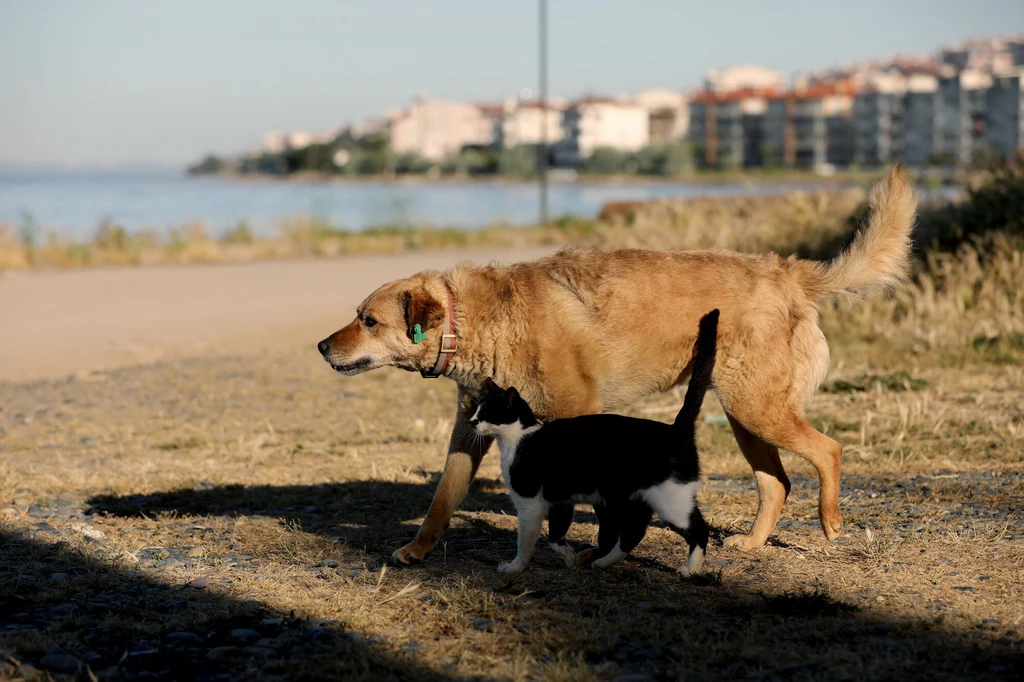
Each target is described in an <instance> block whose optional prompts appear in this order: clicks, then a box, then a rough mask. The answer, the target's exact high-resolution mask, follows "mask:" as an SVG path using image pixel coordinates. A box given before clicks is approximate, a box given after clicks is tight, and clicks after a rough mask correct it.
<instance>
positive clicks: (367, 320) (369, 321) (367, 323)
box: [363, 315, 377, 329]
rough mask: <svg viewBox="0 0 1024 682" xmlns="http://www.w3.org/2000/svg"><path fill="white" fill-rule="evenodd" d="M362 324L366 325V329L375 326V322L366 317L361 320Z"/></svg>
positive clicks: (373, 319)
mask: <svg viewBox="0 0 1024 682" xmlns="http://www.w3.org/2000/svg"><path fill="white" fill-rule="evenodd" d="M363 324H365V325H366V328H367V329H373V328H374V327H376V326H377V320H376V319H375V318H373V317H370V316H369V315H367V316H366V317H364V318H363Z"/></svg>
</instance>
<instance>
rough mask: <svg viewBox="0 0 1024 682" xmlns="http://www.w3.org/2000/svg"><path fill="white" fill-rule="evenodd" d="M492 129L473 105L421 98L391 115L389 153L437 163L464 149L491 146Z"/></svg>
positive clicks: (489, 118)
mask: <svg viewBox="0 0 1024 682" xmlns="http://www.w3.org/2000/svg"><path fill="white" fill-rule="evenodd" d="M494 126H495V124H494V118H493V117H492V116H491V115H489V113H488V112H487V111H485V110H483V109H482V108H481V107H479V106H477V105H475V104H468V103H465V102H447V101H443V100H432V99H428V98H427V97H426V96H423V95H421V96H419V97H417V98H416V101H415V102H413V104H412V105H411V106H410V107H409V108H408V109H405V110H402V111H399V112H393V113H392V114H391V121H390V128H391V149H392V151H394V152H395V153H396V154H412V153H417V154H420V155H422V156H424V157H425V158H427V159H430V160H432V161H440V160H442V159H443V158H445V157H446V156H448V155H450V154H457V153H458V152H459V151H461V150H462V148H463V147H465V146H467V145H491V144H493V142H494V136H495V135H494V134H495V130H494Z"/></svg>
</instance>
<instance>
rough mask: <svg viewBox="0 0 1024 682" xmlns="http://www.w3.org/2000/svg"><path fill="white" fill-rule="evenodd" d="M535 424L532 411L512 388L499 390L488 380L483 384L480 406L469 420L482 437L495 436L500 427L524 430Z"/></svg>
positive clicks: (498, 387)
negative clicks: (513, 427) (514, 426)
mask: <svg viewBox="0 0 1024 682" xmlns="http://www.w3.org/2000/svg"><path fill="white" fill-rule="evenodd" d="M536 423H537V420H536V418H535V417H534V416H533V410H531V409H530V406H529V404H527V402H526V401H525V400H523V398H522V396H520V395H519V391H517V390H516V389H515V387H514V386H509V387H508V388H501V387H500V386H498V385H497V384H496V383H494V382H493V381H491V380H490V379H488V380H487V381H486V382H484V390H483V396H482V397H481V399H480V406H479V407H478V408H477V410H476V412H475V413H474V414H473V417H472V419H471V420H470V425H472V426H473V428H475V429H476V430H477V431H479V432H480V433H481V434H482V435H485V436H495V435H498V434H499V431H501V429H502V427H508V426H512V425H518V426H519V427H520V428H526V427H530V426H533V425H534V424H536Z"/></svg>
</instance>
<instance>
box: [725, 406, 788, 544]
mask: <svg viewBox="0 0 1024 682" xmlns="http://www.w3.org/2000/svg"><path fill="white" fill-rule="evenodd" d="M727 416H728V417H729V424H730V425H731V426H732V432H733V434H734V435H735V436H736V442H737V443H738V444H739V446H740V452H742V453H743V456H744V457H745V458H746V460H747V463H748V464H750V468H751V469H753V470H754V478H755V479H756V480H757V493H758V502H757V514H756V516H754V525H753V527H751V529H750V533H749V534H746V535H732V536H730V537H728V538H726V540H725V546H726V547H739V548H740V549H756V548H758V547H761V546H763V545H764V543H765V541H766V540H767V539H768V536H769V535H770V534H771V532H772V530H774V529H775V524H776V523H778V521H779V514H781V513H782V505H783V504H784V503H785V502H786V498H787V497H789V490H790V487H791V486H790V482H789V477H788V476H786V471H785V469H783V468H782V460H781V459H779V449H778V448H776V447H775V446H774V445H771V444H770V443H766V442H764V441H763V440H761V439H760V438H758V437H757V436H755V435H754V434H752V433H751V432H750V431H748V430H747V429H746V428H744V426H743V425H742V424H740V423H739V422H738V421H736V419H734V418H733V417H732V416H731V415H727Z"/></svg>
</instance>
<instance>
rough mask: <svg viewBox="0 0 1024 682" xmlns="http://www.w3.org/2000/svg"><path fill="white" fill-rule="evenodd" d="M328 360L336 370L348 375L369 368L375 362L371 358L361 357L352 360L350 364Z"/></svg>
mask: <svg viewBox="0 0 1024 682" xmlns="http://www.w3.org/2000/svg"><path fill="white" fill-rule="evenodd" d="M327 362H328V363H329V364H330V365H331V369H333V370H334V371H335V372H337V373H339V374H347V375H352V374H359V373H360V372H362V371H364V370H366V369H369V368H370V365H372V364H373V361H372V360H371V359H370V358H359V359H358V360H356V361H355V362H350V363H348V364H340V363H335V362H331V361H330V360H328V361H327Z"/></svg>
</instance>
